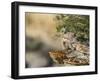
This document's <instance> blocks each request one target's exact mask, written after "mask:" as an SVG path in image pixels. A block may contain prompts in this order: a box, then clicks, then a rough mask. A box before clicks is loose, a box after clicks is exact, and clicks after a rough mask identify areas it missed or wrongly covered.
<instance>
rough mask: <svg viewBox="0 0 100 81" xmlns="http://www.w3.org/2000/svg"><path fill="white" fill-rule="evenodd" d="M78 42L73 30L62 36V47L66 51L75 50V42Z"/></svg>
mask: <svg viewBox="0 0 100 81" xmlns="http://www.w3.org/2000/svg"><path fill="white" fill-rule="evenodd" d="M75 42H76V38H75V34H74V33H72V32H68V33H66V34H64V36H63V37H62V47H63V49H64V50H66V51H73V50H74V49H75V48H74V47H73V43H75Z"/></svg>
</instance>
